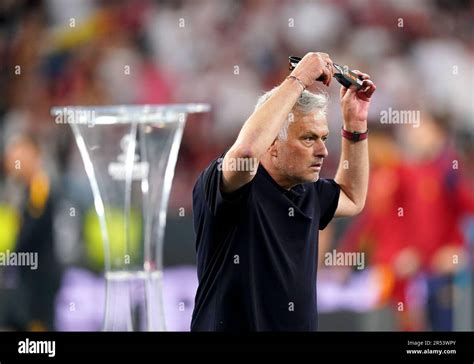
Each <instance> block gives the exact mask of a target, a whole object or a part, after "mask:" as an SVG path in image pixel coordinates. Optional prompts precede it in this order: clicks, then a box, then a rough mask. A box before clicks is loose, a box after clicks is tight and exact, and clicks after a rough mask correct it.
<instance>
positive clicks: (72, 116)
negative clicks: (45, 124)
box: [54, 107, 95, 127]
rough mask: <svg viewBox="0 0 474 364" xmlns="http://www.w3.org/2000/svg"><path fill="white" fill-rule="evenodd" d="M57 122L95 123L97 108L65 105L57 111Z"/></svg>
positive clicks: (90, 124)
mask: <svg viewBox="0 0 474 364" xmlns="http://www.w3.org/2000/svg"><path fill="white" fill-rule="evenodd" d="M55 114H56V115H55V117H54V121H55V123H56V124H86V125H88V126H90V127H93V126H94V125H95V110H88V109H77V108H68V107H63V108H62V110H58V111H56V113H55Z"/></svg>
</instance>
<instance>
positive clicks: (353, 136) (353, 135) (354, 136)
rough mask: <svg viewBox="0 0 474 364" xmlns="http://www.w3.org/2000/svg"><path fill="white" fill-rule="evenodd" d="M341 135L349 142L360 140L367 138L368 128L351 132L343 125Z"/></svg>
mask: <svg viewBox="0 0 474 364" xmlns="http://www.w3.org/2000/svg"><path fill="white" fill-rule="evenodd" d="M341 135H342V136H343V137H344V138H346V139H348V140H350V141H351V142H359V141H361V140H365V139H367V137H368V135H369V130H368V129H366V130H365V131H363V132H357V131H354V132H351V131H348V130H346V129H345V128H344V127H342V128H341Z"/></svg>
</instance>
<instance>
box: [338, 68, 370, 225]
mask: <svg viewBox="0 0 474 364" xmlns="http://www.w3.org/2000/svg"><path fill="white" fill-rule="evenodd" d="M354 72H356V73H357V74H359V75H361V76H362V78H363V79H364V87H363V88H362V89H361V90H359V91H357V90H355V87H354V86H351V87H350V88H349V89H347V88H345V87H342V88H341V108H342V115H343V119H344V120H343V128H344V130H345V131H346V132H349V133H346V134H348V135H351V133H354V132H357V133H364V132H366V131H367V116H368V109H369V105H370V97H371V96H372V94H373V93H374V91H375V88H376V87H375V84H374V83H373V82H372V81H371V80H370V79H369V78H370V76H369V75H367V74H364V73H361V72H358V71H354ZM335 181H336V182H337V183H338V184H339V186H340V187H341V193H340V195H339V203H338V206H337V209H336V213H335V216H337V217H341V216H354V215H357V214H358V213H359V212H361V211H362V209H363V208H364V205H365V199H366V197H367V188H368V184H369V151H368V142H367V139H364V140H361V141H351V140H349V139H348V138H345V137H343V138H342V147H341V161H340V164H339V168H338V170H337V173H336V178H335Z"/></svg>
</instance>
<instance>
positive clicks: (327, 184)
mask: <svg viewBox="0 0 474 364" xmlns="http://www.w3.org/2000/svg"><path fill="white" fill-rule="evenodd" d="M315 185H316V191H317V193H318V198H319V207H320V219H319V230H323V229H324V228H325V227H326V226H327V225H328V224H329V222H330V221H331V220H332V218H333V217H334V214H335V213H336V209H337V205H338V202H339V194H340V192H341V188H340V187H339V185H338V184H337V183H336V182H335V181H334V180H333V179H321V178H320V179H319V180H318V181H317V182H316V183H315Z"/></svg>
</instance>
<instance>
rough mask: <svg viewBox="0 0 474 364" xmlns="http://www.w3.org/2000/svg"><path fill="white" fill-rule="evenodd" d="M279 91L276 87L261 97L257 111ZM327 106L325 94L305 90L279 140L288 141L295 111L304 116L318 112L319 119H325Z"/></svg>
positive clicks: (279, 134) (287, 119)
mask: <svg viewBox="0 0 474 364" xmlns="http://www.w3.org/2000/svg"><path fill="white" fill-rule="evenodd" d="M277 89H278V86H277V87H274V88H273V89H271V90H270V91H267V92H266V93H264V94H263V95H262V96H260V97H259V98H258V100H257V104H256V105H255V110H258V109H259V108H260V107H261V106H262V105H263V104H264V103H265V101H267V100H268V99H269V98H270V97H271V96H273V94H275V91H276V90H277ZM327 105H328V96H327V95H326V94H323V93H317V94H314V93H312V92H309V91H307V90H304V91H303V93H302V94H301V96H300V97H299V98H298V100H297V101H296V103H295V106H293V109H292V112H290V113H289V114H288V117H287V118H286V120H285V123H284V124H283V126H282V128H281V129H280V132H279V133H278V139H280V140H286V139H287V138H288V127H289V126H290V123H291V122H293V121H294V116H293V111H298V112H300V113H302V114H309V113H311V112H314V111H318V116H319V117H325V116H326V112H327Z"/></svg>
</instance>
